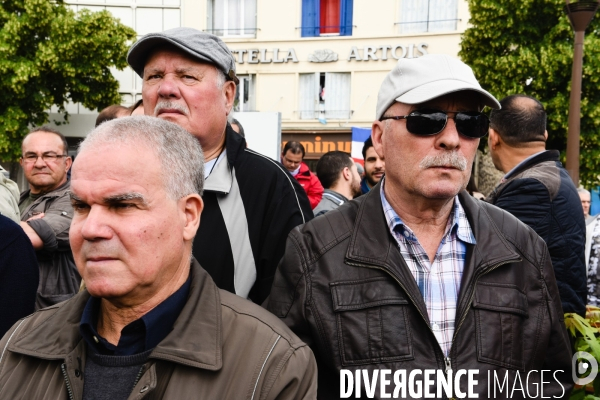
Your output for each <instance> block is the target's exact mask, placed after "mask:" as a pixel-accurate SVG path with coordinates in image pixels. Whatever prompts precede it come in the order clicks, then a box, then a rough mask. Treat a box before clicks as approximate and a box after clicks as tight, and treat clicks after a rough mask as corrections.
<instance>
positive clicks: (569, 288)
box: [487, 95, 587, 315]
mask: <svg viewBox="0 0 600 400" xmlns="http://www.w3.org/2000/svg"><path fill="white" fill-rule="evenodd" d="M500 104H501V105H502V108H501V109H500V110H493V111H492V113H491V115H490V131H489V138H488V146H489V148H490V153H491V155H492V160H493V161H494V165H495V166H496V168H497V169H498V170H500V171H502V172H504V173H505V175H504V178H502V181H501V182H500V184H499V185H498V186H497V187H496V188H495V189H494V191H493V192H492V193H491V194H490V196H489V197H488V198H487V201H489V202H490V203H492V204H494V205H496V206H498V207H500V208H502V209H503V210H506V211H508V212H510V213H511V214H512V215H514V216H515V217H517V218H518V219H520V220H521V222H523V223H525V224H527V225H529V226H530V227H531V228H532V229H533V230H534V231H535V232H536V233H537V234H538V235H540V236H541V238H542V239H544V242H546V245H547V246H548V250H549V251H550V257H551V258H552V266H553V267H554V274H555V275H556V283H557V284H558V291H559V293H560V299H561V303H562V308H563V311H564V312H574V313H578V314H581V315H583V314H585V305H586V298H587V288H586V279H587V278H586V268H585V261H584V250H585V221H584V218H583V211H582V207H581V201H580V199H579V195H578V194H577V189H576V188H575V185H574V184H573V181H572V180H571V178H570V177H569V174H568V173H567V170H565V169H564V168H563V166H562V164H561V163H560V161H559V153H558V151H556V150H546V139H547V138H548V132H547V131H546V112H545V111H544V106H543V105H542V104H541V103H540V102H539V101H538V100H536V99H534V98H532V97H529V96H525V95H512V96H508V97H505V98H504V99H502V100H501V101H500Z"/></svg>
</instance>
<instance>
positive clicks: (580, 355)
mask: <svg viewBox="0 0 600 400" xmlns="http://www.w3.org/2000/svg"><path fill="white" fill-rule="evenodd" d="M572 360H573V371H572V372H571V373H572V374H573V382H575V384H576V385H587V384H588V383H591V382H592V381H593V380H594V378H595V377H596V375H598V361H596V359H595V358H594V357H593V356H592V355H591V354H590V353H586V352H585V351H578V352H577V353H575V354H574V355H573V359H572Z"/></svg>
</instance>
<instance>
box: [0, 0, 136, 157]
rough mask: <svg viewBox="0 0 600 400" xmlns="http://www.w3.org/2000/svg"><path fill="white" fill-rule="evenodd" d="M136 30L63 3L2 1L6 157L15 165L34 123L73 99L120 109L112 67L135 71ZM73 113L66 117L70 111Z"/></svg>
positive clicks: (1, 102)
mask: <svg viewBox="0 0 600 400" xmlns="http://www.w3.org/2000/svg"><path fill="white" fill-rule="evenodd" d="M134 38H135V31H134V30H132V29H131V28H129V27H127V26H125V25H123V24H121V23H120V22H119V21H118V20H117V19H115V18H114V17H112V16H111V14H110V13H108V12H107V11H102V12H90V11H89V10H83V11H81V12H79V13H75V12H74V11H73V10H71V9H70V8H69V7H68V6H67V5H65V4H64V2H63V0H1V1H0V54H1V55H2V56H1V57H0V92H1V93H2V95H1V96H0V159H2V160H3V161H14V160H16V159H17V158H18V157H19V155H20V142H21V139H22V138H23V136H24V135H25V134H26V133H27V132H28V126H29V125H41V124H43V123H45V122H47V121H48V113H47V111H48V110H49V109H50V107H51V106H53V105H56V106H58V107H59V111H60V112H62V113H65V108H64V105H65V103H67V102H68V101H73V102H76V103H81V104H83V105H84V106H85V107H87V108H90V109H94V108H98V109H101V108H104V107H106V106H108V105H110V104H115V103H120V102H121V98H120V96H119V93H118V82H117V81H116V79H115V78H114V77H113V76H112V74H111V73H110V70H109V68H110V67H113V66H114V67H117V68H119V69H123V68H125V67H126V66H127V62H126V59H125V57H126V54H127V48H128V42H129V41H131V40H133V39H134ZM65 114H66V113H65Z"/></svg>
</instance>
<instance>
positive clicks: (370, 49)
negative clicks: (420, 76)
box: [348, 43, 427, 61]
mask: <svg viewBox="0 0 600 400" xmlns="http://www.w3.org/2000/svg"><path fill="white" fill-rule="evenodd" d="M426 48H427V43H419V44H418V45H416V46H415V45H414V44H409V45H408V46H403V45H401V44H399V45H397V46H379V47H375V46H365V47H364V49H362V54H361V51H360V50H359V49H358V47H356V46H353V47H352V49H351V50H350V55H349V56H348V61H352V60H355V61H369V60H373V61H377V60H382V61H386V60H387V59H388V56H391V57H392V58H394V59H396V60H399V59H401V58H416V57H420V56H424V55H425V54H427V49H426Z"/></svg>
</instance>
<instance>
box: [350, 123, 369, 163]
mask: <svg viewBox="0 0 600 400" xmlns="http://www.w3.org/2000/svg"><path fill="white" fill-rule="evenodd" d="M369 136H371V128H356V127H352V152H351V156H352V158H353V159H354V161H356V162H357V163H360V165H363V166H364V165H365V161H364V160H363V156H362V149H363V146H364V144H365V140H367V139H368V138H369Z"/></svg>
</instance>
